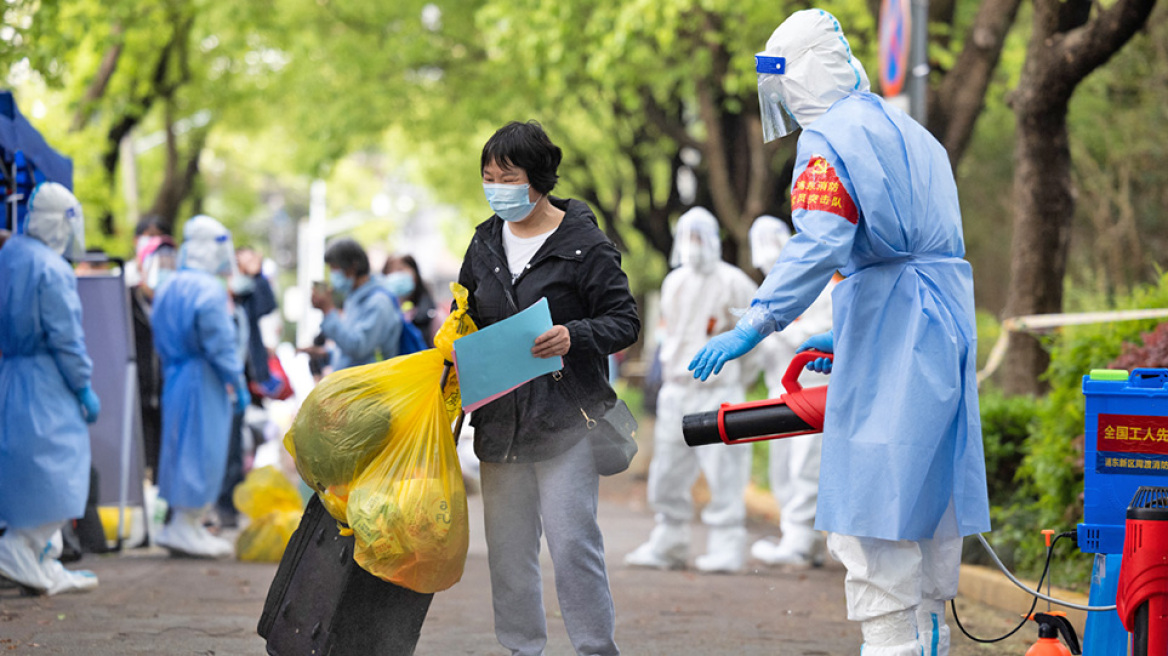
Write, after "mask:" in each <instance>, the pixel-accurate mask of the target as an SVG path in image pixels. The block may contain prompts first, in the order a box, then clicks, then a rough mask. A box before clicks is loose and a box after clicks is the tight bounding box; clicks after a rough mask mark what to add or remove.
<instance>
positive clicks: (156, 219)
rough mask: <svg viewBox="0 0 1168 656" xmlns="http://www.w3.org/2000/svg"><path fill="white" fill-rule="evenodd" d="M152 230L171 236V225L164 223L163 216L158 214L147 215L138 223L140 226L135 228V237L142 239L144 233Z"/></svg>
mask: <svg viewBox="0 0 1168 656" xmlns="http://www.w3.org/2000/svg"><path fill="white" fill-rule="evenodd" d="M151 228H154V229H156V230H158V231H159V232H161V233H162V234H164V235H168V236H169V235H170V234H171V231H170V224H168V223H167V222H166V221H164V220H163V219H162V217H161V216H158V215H156V214H147V215H146V216H144V217H142V219H141V220H140V221H138V225H136V226H134V236H135V237H141V236H142V233H144V232H146V231H147V230H149V229H151Z"/></svg>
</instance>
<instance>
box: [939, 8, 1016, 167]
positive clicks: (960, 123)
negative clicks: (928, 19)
mask: <svg viewBox="0 0 1168 656" xmlns="http://www.w3.org/2000/svg"><path fill="white" fill-rule="evenodd" d="M1021 4H1022V0H984V1H983V2H982V4H981V6H980V7H979V8H978V12H977V17H976V18H975V19H974V22H973V25H971V26H970V28H969V32H967V33H966V36H965V45H964V47H963V48H962V49H961V53H960V54H959V55H958V56H957V61H956V63H955V64H954V65H953V68H951V69H949V70H948V71H947V72H946V73H945V76H944V78H942V79H941V83H940V84H939V85H938V86H937V87H935V89H936V91H935V93H931V94H930V97H929V118H928V128H929V130H930V131H931V132H932V133H933V134H934V135H935V136H936V137H937V140H938V141H940V142H941V144H942V145H944V146H945V150H947V151H948V152H949V163H950V164H952V166H953V168H954V170H956V169H957V165H958V163H959V162H961V158H962V157H963V156H964V155H965V148H966V146H968V145H969V139H970V137H972V136H973V128H974V127H975V126H976V124H977V117H978V116H980V115H981V110H982V109H983V108H984V107H985V95H986V89H988V88H989V85H990V81H991V80H992V79H993V75H994V70H995V69H997V67H998V61H999V60H1000V59H1001V54H1002V45H1003V44H1004V43H1005V41H1006V34H1007V33H1009V31H1010V27H1011V26H1013V24H1014V19H1015V17H1016V16H1017V15H1018V6H1019V5H1021Z"/></svg>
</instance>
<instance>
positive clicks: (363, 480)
mask: <svg viewBox="0 0 1168 656" xmlns="http://www.w3.org/2000/svg"><path fill="white" fill-rule="evenodd" d="M399 360H402V361H404V362H402V363H398V364H397V366H398V367H399V368H401V367H402V366H403V365H404V364H405V362H408V363H409V364H410V365H411V366H410V369H412V370H414V371H415V373H417V374H418V376H417V380H418V382H417V383H416V384H414V385H412V386H409V387H402V388H399V389H398V390H397V392H398V397H397V399H395V400H397V401H400V402H401V405H400V406H399V407H398V409H397V413H396V417H397V420H396V421H395V422H394V423H393V426H392V428H391V430H390V438H389V441H388V443H387V444H386V447H385V449H384V450H382V452H381V453H380V454H378V456H377V457H376V458H375V459H374V460H373V462H372V463H370V465H369V466H368V467H366V468H365V471H364V472H363V473H362V474H361V475H360V476H358V477H357V478H356V479H355V480H354V481H353V483H352V485H350V487H349V503H348V506H347V517H348V523H349V526H350V527H352V529H353V532H354V534H355V536H356V547H355V550H354V553H353V557H354V558H355V559H356V560H357V563H358V564H359V565H361V567H362V568H364V569H365V570H366V571H368V572H370V573H371V574H374V575H376V576H378V577H380V578H382V579H384V580H386V581H391V582H393V583H396V584H398V585H401V586H403V587H406V588H409V589H411V590H414V591H416V592H423V593H428V592H437V591H439V590H445V589H447V588H449V587H450V586H452V585H454V584H455V583H457V582H458V580H459V579H460V578H462V568H463V565H464V564H465V563H466V549H467V543H468V540H469V529H468V527H467V510H466V490H465V489H464V488H463V484H462V469H461V467H460V466H459V463H458V454H457V453H456V452H455V448H454V436H453V435H452V434H451V429H450V420H451V418H450V416H449V414H448V413H447V410H446V399H445V398H444V395H443V393H442V390H441V389H439V387H438V381H439V380H440V379H441V377H442V372H443V357H442V353H441V352H440V351H439V350H437V349H431V350H428V351H422V352H421V353H415V354H413V355H409V356H406V357H404V358H399ZM394 362H395V361H393V360H391V361H389V362H388V363H383V364H391V363H394Z"/></svg>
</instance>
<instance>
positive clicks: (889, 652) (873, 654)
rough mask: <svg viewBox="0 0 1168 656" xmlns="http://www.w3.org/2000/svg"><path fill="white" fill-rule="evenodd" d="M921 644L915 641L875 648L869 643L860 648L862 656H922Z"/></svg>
mask: <svg viewBox="0 0 1168 656" xmlns="http://www.w3.org/2000/svg"><path fill="white" fill-rule="evenodd" d="M923 653H924V650H922V649H921V643H919V642H917V641H916V640H913V641H912V642H906V643H904V644H901V645H892V646H884V647H875V646H872V645H870V644H868V643H866V642H865V643H864V644H863V645H861V646H860V656H921V655H922V654H923Z"/></svg>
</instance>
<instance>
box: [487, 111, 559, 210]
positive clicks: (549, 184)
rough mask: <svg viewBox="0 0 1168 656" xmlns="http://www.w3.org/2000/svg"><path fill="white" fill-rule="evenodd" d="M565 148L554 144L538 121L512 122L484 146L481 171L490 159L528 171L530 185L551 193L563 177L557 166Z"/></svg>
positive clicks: (496, 132)
mask: <svg viewBox="0 0 1168 656" xmlns="http://www.w3.org/2000/svg"><path fill="white" fill-rule="evenodd" d="M563 158H564V151H562V150H560V147H559V146H557V145H555V144H554V143H552V140H551V139H549V138H548V136H547V133H546V132H544V131H543V126H542V125H540V124H539V122H537V121H528V122H526V123H520V122H519V121H511V122H510V123H508V124H507V125H504V126H503V127H501V128H499V129H498V130H496V131H495V134H494V135H492V136H491V138H490V139H488V140H487V144H486V145H485V146H483V157H482V161H481V162H480V163H479V174H480V175H481V174H482V172H483V170H484V169H486V168H487V165H488V164H490V163H491V162H495V163H497V164H498V165H499V166H501V167H503V168H510V167H515V168H520V169H523V170H524V171H525V172H526V173H527V179H528V180H529V181H530V182H531V187H532V188H533V189H535V190H536V191H538V192H539V193H541V194H546V193H550V192H551V190H552V189H554V188H555V186H556V181H557V180H559V179H560V176H559V175H557V174H556V169H558V168H559V167H560V160H562V159H563Z"/></svg>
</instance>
